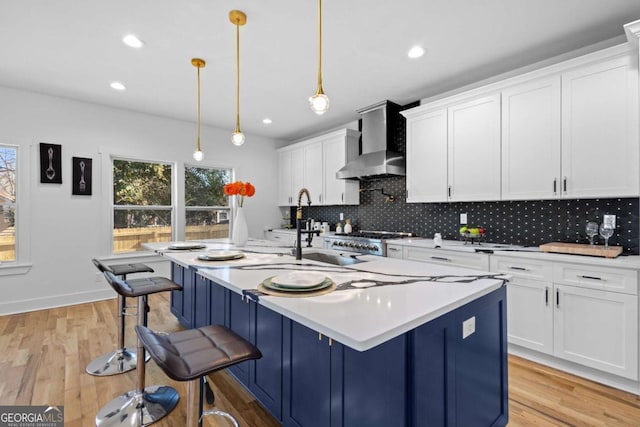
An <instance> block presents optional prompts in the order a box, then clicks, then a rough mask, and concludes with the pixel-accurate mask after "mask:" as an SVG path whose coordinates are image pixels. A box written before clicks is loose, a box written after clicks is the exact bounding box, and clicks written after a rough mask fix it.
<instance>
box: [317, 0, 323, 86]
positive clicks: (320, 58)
mask: <svg viewBox="0 0 640 427" xmlns="http://www.w3.org/2000/svg"><path fill="white" fill-rule="evenodd" d="M318 93H323V92H322V0H318Z"/></svg>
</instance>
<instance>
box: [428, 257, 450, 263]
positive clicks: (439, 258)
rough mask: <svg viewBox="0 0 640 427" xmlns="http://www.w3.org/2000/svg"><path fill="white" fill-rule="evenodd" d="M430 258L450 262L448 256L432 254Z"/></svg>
mask: <svg viewBox="0 0 640 427" xmlns="http://www.w3.org/2000/svg"><path fill="white" fill-rule="evenodd" d="M431 259H436V260H438V261H447V262H451V260H450V259H449V258H444V257H441V256H432V257H431Z"/></svg>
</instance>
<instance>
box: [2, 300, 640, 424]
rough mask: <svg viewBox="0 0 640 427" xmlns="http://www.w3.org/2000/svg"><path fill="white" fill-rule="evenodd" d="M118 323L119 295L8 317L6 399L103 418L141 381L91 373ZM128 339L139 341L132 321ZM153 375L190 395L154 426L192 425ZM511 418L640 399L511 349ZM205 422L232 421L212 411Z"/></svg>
mask: <svg viewBox="0 0 640 427" xmlns="http://www.w3.org/2000/svg"><path fill="white" fill-rule="evenodd" d="M132 302H133V301H132ZM150 305H151V313H150V315H149V326H150V327H151V328H153V329H155V330H165V331H176V330H179V329H181V326H180V325H179V324H178V323H177V321H176V320H175V318H174V317H173V316H172V315H171V314H170V313H169V309H168V299H167V295H152V296H151V299H150ZM130 319H131V321H129V323H130V324H133V323H134V321H133V320H132V319H133V318H130ZM116 326H117V325H116V317H115V300H111V301H101V302H96V303H90V304H82V305H76V306H70V307H62V308H54V309H50V310H43V311H37V312H31V313H23V314H16V315H10V316H0V405H64V407H65V426H67V427H74V426H93V425H95V421H94V420H95V414H96V413H97V412H98V410H99V409H100V408H101V407H102V406H103V405H104V404H106V403H107V402H108V401H109V400H111V398H113V397H115V396H116V395H118V394H120V393H122V392H124V391H128V390H132V389H134V388H135V371H132V372H130V373H127V374H123V375H116V376H111V377H93V376H91V375H88V374H86V373H85V367H86V365H87V364H88V363H89V362H90V361H91V359H92V358H94V357H96V356H98V355H101V354H103V353H106V352H108V351H111V350H112V349H113V347H114V343H115V342H116ZM126 342H127V345H128V346H130V347H134V345H135V333H134V332H133V329H132V326H131V325H129V326H128V329H127V341H126ZM146 379H147V380H146V381H147V385H154V384H166V385H171V386H173V387H175V388H176V389H177V390H178V392H179V393H180V395H181V396H183V398H182V399H181V400H180V402H179V403H178V407H177V408H176V409H175V410H174V411H173V412H172V413H171V414H170V415H169V416H168V417H167V418H165V419H163V420H161V421H160V422H158V423H156V424H154V425H157V426H159V427H161V426H180V427H182V426H184V420H185V406H186V403H185V401H186V399H185V398H184V396H186V388H185V385H184V384H183V383H180V382H177V381H173V380H170V379H169V378H167V377H166V376H165V375H164V374H163V373H162V371H161V370H160V369H159V368H158V367H157V366H155V364H154V363H153V362H149V363H148V364H147V372H146ZM211 384H212V387H213V389H214V393H215V395H216V405H217V407H219V408H220V409H223V410H226V411H229V412H231V413H232V414H234V416H236V417H237V418H238V421H239V422H240V424H241V425H242V426H252V427H272V426H273V427H276V426H278V425H279V424H278V423H276V422H275V421H274V420H273V419H272V418H271V417H270V416H269V414H268V413H267V412H266V411H265V410H264V409H262V407H261V406H260V405H259V404H258V403H257V402H255V400H254V399H253V398H252V397H251V395H250V394H249V393H248V392H246V391H245V390H244V389H243V388H242V387H241V386H239V385H237V383H236V382H235V380H234V379H232V378H231V377H230V376H229V375H228V374H226V373H224V372H219V373H216V374H214V375H212V376H211ZM509 419H510V423H509V426H512V427H515V426H635V427H638V426H640V398H639V397H638V396H635V395H633V394H629V393H625V392H621V391H618V390H615V389H612V388H609V387H605V386H602V385H599V384H596V383H593V382H590V381H586V380H584V379H581V378H577V377H574V376H572V375H569V374H566V373H563V372H559V371H556V370H553V369H550V368H547V367H544V366H540V365H537V364H535V363H532V362H529V361H526V360H523V359H520V358H518V357H514V356H510V357H509ZM205 425H209V426H225V427H226V426H229V425H230V423H227V421H226V420H224V419H222V420H218V419H216V417H208V418H207V421H206V422H205ZM390 427H392V426H390Z"/></svg>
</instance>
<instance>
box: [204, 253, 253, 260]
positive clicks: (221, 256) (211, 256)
mask: <svg viewBox="0 0 640 427" xmlns="http://www.w3.org/2000/svg"><path fill="white" fill-rule="evenodd" d="M243 257H244V253H242V252H240V251H215V252H207V253H205V254H200V255H198V259H199V260H201V261H228V260H231V259H240V258H243Z"/></svg>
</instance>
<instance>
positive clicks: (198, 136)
mask: <svg viewBox="0 0 640 427" xmlns="http://www.w3.org/2000/svg"><path fill="white" fill-rule="evenodd" d="M196 68H197V69H198V109H197V111H198V132H197V143H196V145H197V148H198V151H200V65H197V66H196Z"/></svg>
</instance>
